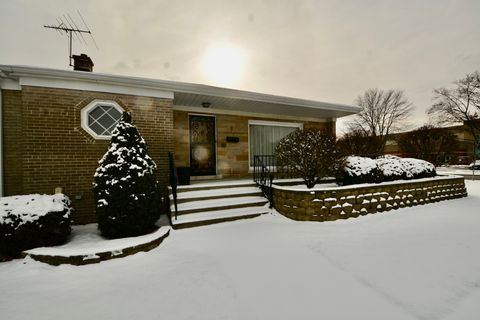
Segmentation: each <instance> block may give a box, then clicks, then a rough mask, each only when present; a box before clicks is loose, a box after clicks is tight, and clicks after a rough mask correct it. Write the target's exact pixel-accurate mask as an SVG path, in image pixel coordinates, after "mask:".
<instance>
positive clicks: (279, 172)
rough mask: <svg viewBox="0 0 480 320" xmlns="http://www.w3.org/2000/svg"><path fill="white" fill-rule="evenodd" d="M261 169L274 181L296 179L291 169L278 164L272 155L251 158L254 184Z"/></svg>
mask: <svg viewBox="0 0 480 320" xmlns="http://www.w3.org/2000/svg"><path fill="white" fill-rule="evenodd" d="M262 168H265V169H266V170H268V171H269V172H270V173H271V174H272V175H273V179H274V180H280V179H293V178H298V176H297V175H295V173H294V172H293V170H292V167H290V166H286V165H282V164H280V163H279V161H278V160H277V157H275V156H274V155H256V156H253V180H254V181H255V182H256V181H257V180H258V179H259V175H260V174H261V172H262V170H263V169H262Z"/></svg>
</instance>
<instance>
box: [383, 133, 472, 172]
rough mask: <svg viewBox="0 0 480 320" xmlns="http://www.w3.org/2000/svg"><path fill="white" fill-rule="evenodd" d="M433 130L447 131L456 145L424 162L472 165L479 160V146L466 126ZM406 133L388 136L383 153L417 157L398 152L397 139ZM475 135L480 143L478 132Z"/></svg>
mask: <svg viewBox="0 0 480 320" xmlns="http://www.w3.org/2000/svg"><path fill="white" fill-rule="evenodd" d="M433 130H447V131H449V132H450V133H452V134H453V135H454V136H455V137H456V139H457V141H458V144H457V147H456V148H455V149H452V150H446V151H442V152H439V153H438V154H434V155H432V156H434V158H436V159H431V158H429V159H426V160H429V161H432V162H437V163H446V164H463V165H467V164H470V163H472V162H473V161H474V159H480V144H477V145H475V139H474V137H473V134H472V131H471V130H470V128H469V127H468V126H467V125H465V124H463V125H456V126H450V127H441V128H436V129H433ZM408 132H409V131H408ZM408 132H401V133H395V134H391V135H389V137H388V140H387V144H386V146H385V153H386V154H393V155H397V156H400V157H418V155H416V154H412V153H409V152H402V150H400V147H399V146H398V142H397V141H398V139H399V138H400V137H401V136H402V135H404V134H406V133H408ZM476 135H477V141H480V132H476Z"/></svg>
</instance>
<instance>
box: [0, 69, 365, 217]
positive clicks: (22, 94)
mask: <svg viewBox="0 0 480 320" xmlns="http://www.w3.org/2000/svg"><path fill="white" fill-rule="evenodd" d="M0 88H1V90H0V94H1V96H0V110H1V117H2V119H1V121H0V124H1V128H0V129H1V132H2V140H1V141H2V143H1V145H0V149H1V151H0V152H1V154H2V156H3V157H2V163H1V166H0V168H1V172H0V178H1V181H0V186H1V187H2V190H1V191H2V192H1V195H20V194H30V193H47V194H51V193H53V192H55V191H59V190H62V192H64V193H65V194H67V195H68V196H69V197H70V199H72V201H73V207H74V208H75V210H76V211H75V214H74V219H75V222H76V223H88V222H92V221H93V220H94V219H95V215H94V200H93V194H92V182H93V174H94V172H95V169H96V167H97V163H98V160H99V159H100V158H101V157H102V155H103V154H104V153H105V151H106V148H107V145H108V140H109V138H110V134H111V132H112V130H113V129H114V128H115V125H116V122H117V121H118V120H119V118H120V116H121V113H122V111H129V112H131V113H132V119H133V122H134V124H135V125H136V126H137V127H138V128H139V131H140V133H141V134H142V136H143V137H144V138H145V140H146V141H147V144H148V146H149V152H150V154H151V156H152V158H153V159H154V160H155V161H156V163H157V165H158V169H159V179H160V181H161V183H163V184H164V185H166V184H167V181H168V157H167V154H168V152H169V151H173V152H174V155H175V162H176V165H177V166H189V167H191V175H192V176H193V177H192V179H195V178H217V179H220V178H239V177H248V176H249V175H250V174H251V167H252V161H253V156H254V155H257V154H258V155H259V154H262V155H263V154H272V153H273V150H274V147H275V144H276V143H277V142H278V141H279V139H281V138H282V137H284V136H285V135H286V134H288V133H289V132H291V131H293V130H295V129H296V128H302V127H303V128H323V129H326V130H328V131H330V132H332V133H333V134H335V121H336V119H337V118H339V117H343V116H347V115H351V114H354V113H356V112H358V111H359V110H360V109H359V108H357V107H353V106H347V105H338V104H332V103H324V102H319V101H311V100H304V99H295V98H288V97H281V96H275V95H268V94H261V93H254V92H247V91H240V90H233V89H225V88H218V87H212V86H206V85H199V84H191V83H181V82H174V81H164V80H152V79H145V78H136V77H127V76H117V75H109V74H100V73H93V72H83V71H65V70H54V69H46V68H38V67H26V66H9V65H0Z"/></svg>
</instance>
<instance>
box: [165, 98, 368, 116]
mask: <svg viewBox="0 0 480 320" xmlns="http://www.w3.org/2000/svg"><path fill="white" fill-rule="evenodd" d="M289 99H291V98H289ZM291 100H297V101H288V100H285V101H281V100H279V101H275V100H272V101H271V102H269V101H262V100H255V99H254V98H253V97H252V98H251V99H244V98H236V97H225V96H223V97H222V96H211V95H204V94H192V93H178V92H175V98H174V100H173V103H174V105H175V106H187V107H201V106H202V103H204V102H208V103H210V107H209V108H203V111H204V112H210V111H211V112H215V110H225V111H241V112H246V113H257V114H269V115H282V116H289V117H298V118H323V119H335V118H340V117H344V116H348V115H351V114H355V113H357V112H358V111H360V109H359V108H357V107H351V106H343V105H332V104H328V103H321V102H317V101H308V100H299V99H291Z"/></svg>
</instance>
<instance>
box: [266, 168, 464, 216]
mask: <svg viewBox="0 0 480 320" xmlns="http://www.w3.org/2000/svg"><path fill="white" fill-rule="evenodd" d="M466 196H467V190H466V189H465V179H464V178H463V177H435V178H428V179H419V180H416V181H401V182H388V183H383V184H376V185H367V186H348V187H338V188H336V189H331V188H329V189H326V190H318V189H317V190H314V191H311V190H294V189H288V188H286V187H280V186H276V185H274V186H273V203H274V207H275V209H276V210H277V211H278V212H280V213H281V214H283V215H284V216H286V217H288V218H290V219H293V220H300V221H333V220H337V219H347V218H351V217H358V216H360V215H366V214H369V213H376V212H383V211H389V210H392V209H398V208H403V207H411V206H416V205H423V204H427V203H431V202H438V201H442V200H449V199H455V198H461V197H466Z"/></svg>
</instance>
